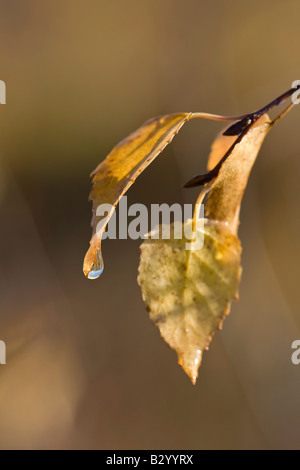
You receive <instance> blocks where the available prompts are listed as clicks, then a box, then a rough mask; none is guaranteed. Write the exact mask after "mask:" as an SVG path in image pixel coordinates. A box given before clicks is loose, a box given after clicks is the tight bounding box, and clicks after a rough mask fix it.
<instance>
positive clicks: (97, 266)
mask: <svg viewBox="0 0 300 470" xmlns="http://www.w3.org/2000/svg"><path fill="white" fill-rule="evenodd" d="M103 270H104V262H103V258H102V252H101V249H98V250H97V258H96V263H94V264H93V265H92V269H91V270H90V272H89V273H88V278H89V279H98V277H100V276H101V274H102V273H103Z"/></svg>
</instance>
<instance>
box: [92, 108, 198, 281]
mask: <svg viewBox="0 0 300 470" xmlns="http://www.w3.org/2000/svg"><path fill="white" fill-rule="evenodd" d="M191 115H192V113H179V114H169V115H166V116H161V117H158V118H154V119H151V120H149V121H147V122H146V123H145V124H144V125H142V126H141V127H140V128H139V129H138V130H136V131H135V132H133V133H132V134H131V135H129V136H128V137H127V138H126V139H124V140H123V141H122V142H120V143H119V144H118V145H117V146H116V147H114V148H113V150H112V151H111V152H110V154H109V155H108V156H107V157H106V159H105V160H104V161H103V162H102V163H100V165H99V166H98V167H97V168H96V170H95V171H94V172H93V173H92V176H93V188H92V192H91V194H90V199H91V200H92V201H93V220H92V227H93V237H92V240H91V243H90V249H89V250H88V252H87V254H86V257H85V261H84V274H85V275H86V276H87V277H88V278H90V279H95V278H97V277H99V276H100V274H101V272H102V271H103V261H102V254H101V237H102V235H103V232H104V230H105V228H106V225H107V223H108V221H109V219H110V217H111V216H112V214H113V211H114V208H115V207H116V205H117V204H118V202H119V200H120V198H121V196H123V195H124V194H125V193H126V191H127V190H128V189H129V188H130V186H131V185H132V184H133V183H134V181H135V180H136V178H137V177H138V176H139V175H140V174H141V173H142V171H144V170H145V168H146V167H147V166H148V165H149V164H150V163H151V162H152V161H153V160H154V159H155V158H156V157H157V156H158V155H159V154H160V153H161V152H162V151H163V149H164V148H165V147H166V146H167V145H168V144H169V143H170V142H171V141H172V139H173V137H174V136H175V135H176V134H177V133H178V131H179V129H180V128H181V127H182V126H183V124H184V123H185V122H186V121H187V120H189V119H190V117H191ZM101 204H111V206H112V210H111V211H110V213H109V214H108V217H107V218H106V224H105V225H103V226H102V228H101V230H97V225H98V223H99V221H100V218H97V214H96V211H97V208H98V206H100V205H101Z"/></svg>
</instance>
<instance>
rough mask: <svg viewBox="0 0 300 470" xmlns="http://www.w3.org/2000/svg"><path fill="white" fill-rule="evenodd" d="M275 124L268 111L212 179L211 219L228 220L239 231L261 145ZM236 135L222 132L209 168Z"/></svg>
mask: <svg viewBox="0 0 300 470" xmlns="http://www.w3.org/2000/svg"><path fill="white" fill-rule="evenodd" d="M270 128H271V121H270V119H269V117H268V115H267V114H264V115H263V116H262V117H261V118H260V119H259V120H258V121H257V122H256V123H255V125H254V126H253V127H252V128H251V129H250V130H249V131H248V132H247V134H246V135H245V136H244V137H243V139H242V141H241V142H240V143H238V144H237V145H236V146H235V147H234V149H233V151H232V152H231V154H230V156H229V157H228V158H227V160H226V161H225V162H224V163H223V165H222V167H221V169H220V171H219V174H218V176H217V178H216V179H215V180H214V181H213V182H212V184H211V187H210V190H209V193H208V197H207V202H206V205H205V214H206V215H207V216H208V217H209V219H213V220H219V221H222V222H226V223H227V224H228V226H229V227H230V228H231V230H232V232H233V233H237V229H238V223H239V213H240V206H241V201H242V197H243V194H244V191H245V188H246V185H247V182H248V178H249V175H250V172H251V169H252V166H253V164H254V162H255V160H256V157H257V155H258V152H259V149H260V147H261V145H262V143H263V141H264V138H265V137H266V135H267V133H268V132H269V130H270ZM235 140H236V137H231V136H230V137H227V136H224V135H223V134H221V135H219V136H218V137H217V139H216V140H215V141H214V143H213V145H212V150H211V153H210V156H209V159H208V169H212V168H213V167H214V166H215V165H216V164H217V163H218V162H219V160H220V159H221V158H222V156H223V155H224V154H225V153H226V151H227V150H228V149H229V148H230V146H231V145H232V144H233V142H234V141H235Z"/></svg>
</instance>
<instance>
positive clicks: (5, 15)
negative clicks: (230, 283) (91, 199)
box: [0, 0, 300, 449]
mask: <svg viewBox="0 0 300 470" xmlns="http://www.w3.org/2000/svg"><path fill="white" fill-rule="evenodd" d="M299 16H300V3H299V1H298V0H292V1H289V0H287V1H285V2H282V1H280V0H275V1H274V0H263V1H262V0H259V1H258V0H252V1H251V2H241V1H237V0H236V1H233V0H227V1H226V2H223V1H221V0H219V1H208V0H206V1H203V0H189V1H186V2H182V1H180V0H126V1H125V0H116V1H110V2H109V1H104V0H97V1H96V0H85V1H82V0H81V1H79V0H72V1H71V0H59V1H58V0H52V1H51V2H50V1H47V2H46V1H44V2H41V1H38V0H27V1H26V2H25V1H22V0H10V1H9V2H8V1H0V54H1V68H0V79H1V80H4V81H5V82H6V86H7V104H6V105H5V106H1V109H0V111H1V133H0V135H1V145H0V220H1V231H0V253H1V257H0V339H1V340H4V341H5V342H6V344H7V365H6V366H0V448H2V449H6V448H25V449H31V448H34V449H40V448H41V449H43V448H46V449H47V448H62V449H63V448H72V449H78V448H80V449H81V448H83V449H109V448H110V449H193V448H199V449H240V448H249V449H254V448H258V449H266V448H271V449H281V448H299V447H300V445H299V428H300V425H299V420H300V400H299V392H300V365H299V366H298V367H297V366H295V365H293V364H292V363H291V353H292V350H291V343H292V341H293V340H295V339H300V331H299V328H300V312H299V304H300V302H299V300H300V298H299V297H300V289H299V287H298V282H299V267H298V264H299V243H298V242H299V235H300V220H299V215H298V214H299V208H298V205H299V192H298V188H299V169H300V159H299V147H300V135H299V131H298V128H299V121H300V108H299V109H298V108H297V107H296V108H295V109H294V110H293V111H292V112H291V113H290V114H289V115H288V116H287V117H286V118H285V119H284V120H282V121H281V122H280V123H279V124H278V126H276V128H275V129H273V131H272V132H271V133H270V135H269V136H268V138H267V140H266V142H265V144H264V145H263V148H262V151H261V153H260V156H259V159H258V161H257V163H256V165H255V168H254V170H253V173H252V175H251V178H250V181H249V186H248V188H247V191H246V194H245V198H244V201H243V207H242V214H241V229H240V236H241V239H242V244H243V250H244V251H243V268H244V273H243V278H242V284H241V288H240V301H239V302H236V303H234V304H233V306H232V312H231V315H230V317H229V318H228V319H227V320H226V321H225V324H224V329H223V331H222V333H217V334H216V336H215V338H214V340H213V342H212V346H211V348H210V351H209V353H207V354H205V357H204V361H203V365H202V367H201V369H200V376H199V380H198V383H197V385H196V386H195V387H193V386H192V385H191V383H190V382H189V380H188V378H187V377H186V376H185V374H184V373H183V371H182V370H181V369H180V368H179V366H178V365H177V362H176V355H175V353H174V352H173V351H171V350H169V349H168V347H167V346H166V345H165V344H164V343H163V341H162V340H161V339H160V337H159V333H158V330H157V329H155V328H154V327H153V325H152V324H151V322H150V320H149V318H148V314H147V312H146V310H145V307H144V304H143V302H142V299H141V293H140V290H139V287H138V285H137V282H136V277H137V267H138V260H139V241H137V242H135V241H130V240H128V241H113V240H110V241H107V242H105V245H104V257H105V264H106V268H105V272H104V275H103V276H102V278H101V279H100V280H98V281H94V282H91V281H88V280H86V279H85V278H84V276H83V274H82V261H83V257H84V254H85V251H86V249H87V248H88V242H89V238H90V234H91V229H90V220H91V205H90V203H88V193H89V190H90V180H89V173H90V171H91V170H93V169H94V168H95V166H96V165H97V164H98V163H99V162H100V161H101V160H102V159H103V158H104V157H105V155H106V154H107V153H108V152H109V150H110V149H111V148H112V147H113V146H114V145H115V144H116V143H117V142H118V141H120V140H121V139H122V138H123V137H125V136H126V135H128V134H129V133H130V132H131V131H133V130H134V129H136V128H137V127H138V126H139V125H140V124H141V123H143V122H144V121H145V120H146V119H148V118H150V117H152V116H156V115H160V114H164V113H169V112H175V111H208V112H215V113H223V114H227V115H230V114H239V113H245V112H250V111H253V110H255V109H257V108H259V107H261V106H263V105H264V104H266V103H267V102H268V101H270V100H271V99H273V98H275V97H276V96H277V95H279V94H280V93H282V92H284V91H285V90H287V89H288V88H290V86H291V84H292V82H293V81H294V80H297V79H300V70H299V51H300V35H299ZM219 129H220V125H219V124H218V123H212V122H205V121H195V122H194V121H193V122H191V123H190V124H189V125H188V126H186V127H185V128H184V129H183V130H182V131H181V134H180V135H179V136H178V137H176V138H175V140H174V142H173V143H172V144H171V146H170V147H169V148H168V149H167V150H166V151H165V152H164V154H163V155H162V156H161V157H159V159H157V160H156V162H155V163H153V165H152V166H151V167H150V168H148V169H147V171H146V172H145V173H144V174H143V175H142V176H141V177H140V178H139V180H138V181H137V182H136V184H135V185H134V187H133V188H132V189H131V190H130V191H129V193H128V198H129V203H134V202H145V203H146V204H148V205H149V204H151V203H152V202H153V203H157V202H181V203H183V202H193V201H194V200H195V196H196V194H197V190H183V189H182V185H183V183H184V182H185V181H186V180H187V179H189V178H190V177H191V176H193V175H194V174H195V173H198V172H200V171H203V170H204V168H205V162H206V156H207V154H208V152H209V147H210V144H211V141H212V140H213V138H214V136H215V134H216V132H218V131H219Z"/></svg>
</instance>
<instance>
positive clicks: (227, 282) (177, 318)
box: [138, 220, 241, 383]
mask: <svg viewBox="0 0 300 470" xmlns="http://www.w3.org/2000/svg"><path fill="white" fill-rule="evenodd" d="M186 224H188V225H189V226H191V225H192V222H191V220H189V221H187V222H186ZM187 231H188V230H187V229H185V233H187ZM171 232H173V230H172V231H171ZM240 254H241V248H240V242H239V239H238V238H237V237H236V236H235V235H234V234H232V232H231V231H230V230H229V228H228V227H227V225H226V224H224V223H221V222H217V221H207V222H206V224H205V226H204V246H203V248H202V249H201V250H195V251H188V250H186V240H185V239H179V240H175V239H174V238H171V239H170V240H154V239H152V240H145V241H144V242H143V243H142V245H141V260H140V266H139V277H138V282H139V284H140V286H141V289H142V294H143V299H144V301H145V303H146V305H147V307H148V309H149V311H150V318H151V320H152V321H153V322H154V324H156V325H157V326H158V328H159V330H160V333H161V336H162V337H163V338H164V340H165V341H166V342H167V343H168V345H169V346H170V347H171V348H173V349H175V351H176V352H177V354H178V360H179V364H180V365H182V367H183V369H184V371H185V372H186V373H187V374H188V375H189V377H190V378H191V380H192V382H193V383H195V382H196V379H197V376H198V368H199V366H200V364H201V360H202V354H203V351H204V350H205V349H207V348H208V346H209V343H210V341H211V339H212V336H213V334H214V331H215V330H216V329H217V328H221V326H222V322H223V318H224V317H225V316H226V315H227V314H228V313H229V305H230V301H231V300H232V299H234V298H237V295H238V284H239V279H240V274H241V268H240Z"/></svg>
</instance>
